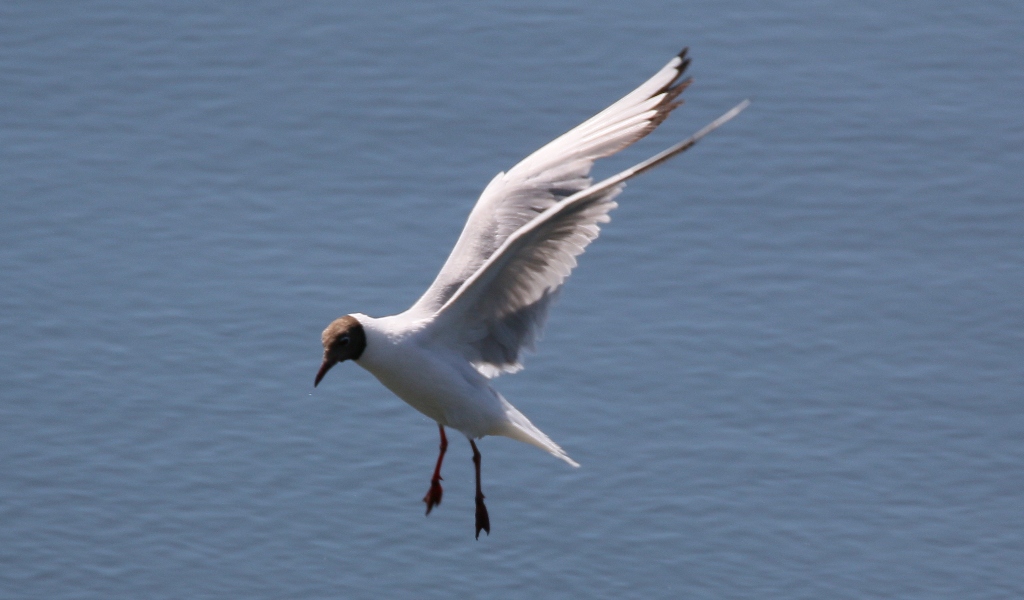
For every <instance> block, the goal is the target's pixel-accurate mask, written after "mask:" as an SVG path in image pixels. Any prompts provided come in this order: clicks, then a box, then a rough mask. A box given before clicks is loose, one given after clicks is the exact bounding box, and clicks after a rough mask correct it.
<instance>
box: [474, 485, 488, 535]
mask: <svg viewBox="0 0 1024 600" xmlns="http://www.w3.org/2000/svg"><path fill="white" fill-rule="evenodd" d="M481 531H486V532H487V535H491V519H490V517H488V516H487V507H486V506H484V495H483V494H478V495H477V497H476V539H480V532H481Z"/></svg>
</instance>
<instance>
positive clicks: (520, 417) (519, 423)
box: [494, 394, 580, 467]
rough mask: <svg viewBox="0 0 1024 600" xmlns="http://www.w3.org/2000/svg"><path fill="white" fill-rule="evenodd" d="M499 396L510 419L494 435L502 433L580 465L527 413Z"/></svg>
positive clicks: (574, 464)
mask: <svg viewBox="0 0 1024 600" xmlns="http://www.w3.org/2000/svg"><path fill="white" fill-rule="evenodd" d="M498 398H500V399H501V403H502V405H503V406H504V407H505V416H506V417H508V420H507V421H505V423H503V424H502V426H501V428H500V429H498V430H497V431H495V432H494V435H501V436H505V437H507V438H512V439H514V440H518V441H520V442H525V443H527V444H530V445H531V446H536V447H538V448H540V449H541V450H544V451H545V452H548V453H549V454H551V455H552V456H554V457H556V458H560V459H562V460H564V461H565V462H567V463H569V464H570V465H572V466H574V467H578V466H580V464H579V463H578V462H576V461H574V460H573V459H571V458H569V455H568V454H566V453H565V450H562V448H561V446H559V445H558V444H556V443H554V442H552V441H551V438H549V437H548V436H546V435H545V434H544V432H543V431H541V430H540V429H537V427H536V426H535V425H534V424H533V423H531V422H530V420H529V419H527V418H526V415H524V414H523V413H521V412H519V410H517V409H516V407H514V406H512V405H511V404H509V403H508V400H505V398H504V397H503V396H502V395H501V394H498Z"/></svg>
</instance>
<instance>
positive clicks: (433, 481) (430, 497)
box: [423, 423, 448, 515]
mask: <svg viewBox="0 0 1024 600" xmlns="http://www.w3.org/2000/svg"><path fill="white" fill-rule="evenodd" d="M437 429H438V431H440V432H441V452H440V454H438V455H437V466H436V467H434V476H433V477H431V478H430V489H429V490H427V495H426V496H424V497H423V501H424V502H426V503H427V514H428V515H429V514H430V511H431V510H433V508H434V507H435V506H437V505H438V504H441V495H442V494H443V493H444V490H443V489H441V461H443V460H444V453H445V451H446V450H448V438H447V437H445V435H444V425H441V424H440V423H438V425H437Z"/></svg>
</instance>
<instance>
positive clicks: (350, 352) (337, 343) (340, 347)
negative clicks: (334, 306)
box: [313, 315, 366, 387]
mask: <svg viewBox="0 0 1024 600" xmlns="http://www.w3.org/2000/svg"><path fill="white" fill-rule="evenodd" d="M321 339H322V340H323V343H324V362H323V364H321V365H320V371H318V372H317V374H316V380H315V381H314V382H313V387H316V386H318V385H320V380H321V379H323V378H324V375H326V374H327V371H330V370H331V367H333V366H334V365H336V364H338V363H340V362H343V361H346V360H348V359H352V360H358V359H359V357H360V356H362V354H363V350H365V349H366V332H365V331H363V326H362V325H360V324H359V321H357V320H356V318H355V317H353V316H352V315H345V316H344V317H342V318H340V319H336V320H335V321H334V322H333V323H331V324H330V325H328V326H327V329H324V333H323V335H322V336H321Z"/></svg>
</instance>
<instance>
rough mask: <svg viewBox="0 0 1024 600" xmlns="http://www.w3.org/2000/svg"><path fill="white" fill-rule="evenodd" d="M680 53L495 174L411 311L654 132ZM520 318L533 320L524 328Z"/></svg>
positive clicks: (670, 95)
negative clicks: (600, 162) (601, 163)
mask: <svg viewBox="0 0 1024 600" xmlns="http://www.w3.org/2000/svg"><path fill="white" fill-rule="evenodd" d="M686 53H687V50H686V49H685V48H684V49H683V51H682V52H680V53H679V55H678V56H676V57H674V58H673V59H672V60H671V61H669V63H668V64H667V65H665V66H664V67H663V68H662V69H661V70H660V71H658V72H657V73H656V74H655V75H654V76H653V77H651V78H650V79H648V80H647V81H646V82H644V83H643V84H641V85H640V86H639V87H638V88H636V89H635V90H633V91H632V92H630V93H629V94H627V95H626V96H624V97H623V98H621V99H620V100H618V101H617V102H615V103H614V104H612V105H611V106H609V107H608V108H606V109H605V110H603V111H601V112H600V113H598V114H597V115H595V116H593V117H591V118H590V119H588V120H587V121H585V122H583V123H582V124H580V125H579V126H577V127H575V128H574V129H572V130H571V131H569V132H568V133H565V134H564V135H562V136H560V137H558V138H557V139H555V140H554V141H552V142H550V143H548V144H547V145H545V146H544V147H542V148H541V149H539V150H537V151H536V152H534V153H533V154H531V155H530V156H528V157H526V158H525V159H523V160H522V161H521V162H520V163H519V164H517V165H516V166H515V167H513V168H512V169H510V170H509V171H508V172H507V173H498V175H497V176H495V177H494V179H492V180H491V182H490V183H489V184H488V185H487V187H486V188H485V189H484V191H483V193H482V194H481V195H480V198H479V200H477V203H476V205H475V206H474V208H473V210H472V212H471V213H470V215H469V218H468V219H467V221H466V225H465V227H464V228H463V230H462V234H461V235H460V236H459V240H458V241H457V242H456V244H455V248H454V249H452V253H451V254H450V255H449V256H448V259H447V261H445V264H444V266H443V267H442V268H441V271H440V273H438V275H437V278H436V279H435V280H434V282H433V283H432V284H431V286H430V287H429V288H428V289H427V291H426V292H425V293H424V294H423V296H422V297H420V299H419V300H418V301H417V302H416V303H415V304H414V305H413V306H412V308H410V313H411V314H412V315H418V316H420V317H430V316H433V315H434V314H436V313H437V311H438V310H440V308H441V307H442V306H444V304H445V303H446V302H447V301H448V300H449V299H450V298H451V297H452V296H453V295H454V294H455V293H456V291H457V290H458V289H459V288H460V287H462V285H463V284H464V283H465V282H466V280H467V279H469V278H470V277H471V276H472V275H473V274H474V273H476V272H477V271H478V270H479V269H480V267H481V266H482V265H483V264H484V262H485V261H487V259H488V258H490V257H491V255H493V254H494V252H495V251H496V250H497V249H498V248H499V247H500V246H501V245H502V244H503V243H504V242H505V241H506V240H507V239H508V237H509V236H510V235H512V234H513V233H514V232H516V231H517V230H519V229H520V228H521V227H523V226H524V225H526V224H527V223H529V222H530V221H532V220H533V219H534V218H536V217H537V216H538V215H539V214H541V213H543V212H544V211H545V210H547V209H548V208H550V207H551V206H553V205H555V204H557V203H558V202H559V201H561V200H563V199H564V198H567V197H569V196H571V195H573V194H575V193H578V192H579V191H581V190H583V189H586V188H587V187H589V186H590V185H591V184H592V183H593V182H592V180H591V179H590V176H589V175H590V169H591V167H592V166H593V164H594V161H595V160H597V159H598V158H602V157H605V156H609V155H611V154H614V153H616V152H618V151H619V150H622V149H623V148H625V147H627V146H629V145H630V144H632V143H634V142H636V141H637V140H639V139H640V138H642V137H644V136H645V135H647V134H648V133H650V132H651V131H653V130H654V128H655V127H657V125H658V124H659V123H661V122H662V121H663V120H664V119H665V118H666V117H667V116H668V114H669V113H670V112H671V111H672V110H673V109H674V108H676V107H677V106H679V104H680V102H679V101H677V100H676V98H677V97H678V96H679V94H680V93H682V91H683V90H684V89H685V88H686V86H687V85H689V83H690V80H689V79H687V80H682V81H680V77H681V76H682V73H683V71H685V69H686V67H687V66H688V65H689V63H690V61H689V59H688V58H686ZM609 210H610V209H609ZM594 231H595V233H594V235H595V236H596V229H595V230H594ZM591 239H592V238H591ZM588 241H589V240H588ZM585 245H586V244H585V243H584V244H583V246H585ZM581 248H582V246H581ZM535 312H537V313H538V315H539V314H542V313H544V312H546V311H544V310H540V307H538V308H537V310H536V311H535ZM538 315H533V316H530V315H519V317H517V321H516V322H517V323H518V322H522V323H523V324H524V325H523V326H524V327H526V328H527V329H533V328H535V327H536V326H537V325H538V324H542V321H543V318H538ZM526 323H532V324H534V325H530V326H528V327H527V326H526V325H525V324H526ZM533 337H535V335H531V336H530V339H531V340H532V339H533ZM501 364H503V365H504V366H502V367H501V368H503V369H504V368H515V366H514V365H512V364H505V363H501Z"/></svg>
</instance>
